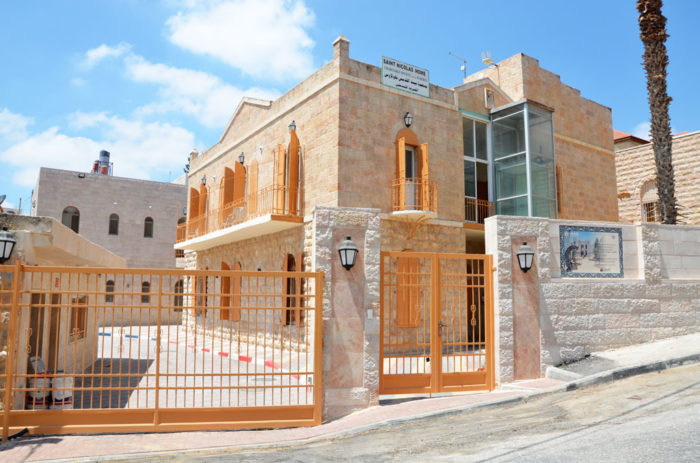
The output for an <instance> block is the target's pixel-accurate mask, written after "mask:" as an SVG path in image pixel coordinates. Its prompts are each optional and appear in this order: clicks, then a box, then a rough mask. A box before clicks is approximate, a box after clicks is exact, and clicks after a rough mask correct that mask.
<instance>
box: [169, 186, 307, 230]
mask: <svg viewBox="0 0 700 463" xmlns="http://www.w3.org/2000/svg"><path fill="white" fill-rule="evenodd" d="M289 190H290V189H289V188H287V187H283V186H276V185H273V186H269V187H267V188H263V189H262V190H259V191H257V192H255V193H253V194H250V195H248V196H246V197H245V198H241V199H238V200H236V201H231V202H229V203H225V204H222V205H221V207H218V208H209V209H208V210H207V212H206V213H204V214H200V215H198V216H197V217H189V218H188V219H187V223H185V224H178V228H177V242H180V241H185V240H188V239H192V238H196V237H198V236H202V235H205V234H207V233H211V232H214V231H217V230H222V229H224V228H227V227H230V226H233V225H238V224H240V223H243V222H246V221H248V220H251V219H254V218H256V217H260V216H262V215H266V214H273V215H288V216H301V205H300V204H301V201H300V198H301V195H300V194H297V193H295V192H294V191H292V194H291V195H290V191H289ZM210 198H212V196H210Z"/></svg>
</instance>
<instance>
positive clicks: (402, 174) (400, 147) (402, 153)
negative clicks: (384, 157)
mask: <svg viewBox="0 0 700 463" xmlns="http://www.w3.org/2000/svg"><path fill="white" fill-rule="evenodd" d="M396 171H397V173H398V174H399V181H398V185H397V187H398V189H399V195H398V199H399V204H398V205H399V207H400V209H404V208H405V206H406V187H405V183H406V139H405V138H403V137H401V138H399V139H398V140H397V141H396Z"/></svg>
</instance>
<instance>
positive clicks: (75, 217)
mask: <svg viewBox="0 0 700 463" xmlns="http://www.w3.org/2000/svg"><path fill="white" fill-rule="evenodd" d="M61 223H62V224H63V225H65V226H66V227H68V228H70V229H71V230H73V231H74V232H76V233H78V230H79V228H80V211H79V210H78V208H77V207H73V206H68V207H67V208H65V209H63V215H62V216H61Z"/></svg>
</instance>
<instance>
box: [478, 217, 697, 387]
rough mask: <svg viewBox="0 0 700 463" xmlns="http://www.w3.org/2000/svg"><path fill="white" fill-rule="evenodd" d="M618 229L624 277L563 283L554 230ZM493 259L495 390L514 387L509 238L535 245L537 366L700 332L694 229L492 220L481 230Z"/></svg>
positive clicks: (515, 299) (516, 296) (516, 297)
mask: <svg viewBox="0 0 700 463" xmlns="http://www.w3.org/2000/svg"><path fill="white" fill-rule="evenodd" d="M560 224H565V225H581V226H606V227H620V228H622V237H623V262H625V264H624V269H625V277H624V278H562V277H561V272H560V270H559V241H558V236H559V234H558V226H559V225H560ZM485 230H486V233H485V236H486V253H487V254H492V255H493V256H494V263H495V267H496V268H495V271H496V275H495V278H494V293H495V294H494V308H495V309H494V310H495V317H496V320H495V321H496V333H495V335H496V338H495V340H496V364H497V365H498V366H499V367H498V371H497V380H498V382H499V383H502V382H508V381H512V380H514V358H515V352H514V338H515V337H517V333H514V328H513V326H514V325H513V315H514V306H516V307H517V306H518V304H519V303H522V301H521V300H519V298H521V297H522V296H521V295H520V293H519V292H518V291H514V289H513V284H512V279H513V278H512V277H513V275H512V271H511V268H512V267H511V266H512V264H513V259H515V252H517V249H514V246H513V245H512V237H521V236H527V237H532V238H533V239H534V243H532V244H534V248H535V249H536V255H535V262H534V264H533V269H532V270H531V272H532V271H534V272H536V274H535V277H536V279H535V281H536V283H535V284H537V285H538V292H537V293H538V296H539V297H538V300H537V302H536V303H537V304H538V305H539V326H540V346H539V347H540V366H541V372H542V374H544V371H545V369H546V367H547V366H548V365H558V364H560V363H562V362H569V361H572V360H577V359H580V358H582V357H584V356H585V355H587V354H590V353H591V352H594V351H601V350H606V349H611V348H617V347H622V346H627V345H632V344H639V343H645V342H651V341H655V340H658V339H664V338H668V337H673V336H681V335H686V334H692V333H697V332H699V331H700V227H693V226H682V225H676V226H670V225H659V224H634V225H632V224H619V223H592V222H579V221H563V220H550V219H538V218H524V217H506V216H495V217H491V218H488V219H487V220H486V225H485ZM516 271H519V270H516Z"/></svg>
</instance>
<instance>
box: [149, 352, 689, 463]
mask: <svg viewBox="0 0 700 463" xmlns="http://www.w3.org/2000/svg"><path fill="white" fill-rule="evenodd" d="M165 460H168V461H169V462H172V463H174V462H219V461H221V462H223V461H227V462H228V461H245V462H277V461H284V462H313V461H333V462H345V461H347V462H350V461H352V462H382V461H419V462H424V461H440V462H442V461H459V462H465V461H467V462H468V461H488V462H511V461H517V462H616V463H617V462H635V463H636V462H666V461H673V462H674V463H678V462H698V461H700V365H689V366H685V367H678V368H674V369H670V370H665V371H662V372H660V373H650V374H647V375H642V376H636V377H632V378H628V379H625V380H620V381H617V382H614V383H609V384H606V385H602V386H597V387H591V388H587V389H583V390H578V391H572V392H566V393H559V394H554V395H548V396H545V397H541V398H538V399H535V400H532V401H530V402H527V403H524V404H519V405H514V406H511V407H508V408H503V409H491V410H483V411H480V412H477V413H467V414H461V415H457V416H450V417H443V418H436V419H430V420H422V421H420V422H416V423H411V424H406V425H401V426H393V427H388V428H385V429H382V430H376V431H373V432H368V433H364V434H359V435H354V436H349V437H345V438H335V439H328V440H321V441H314V442H311V443H304V444H297V445H285V446H278V447H265V448H236V449H226V450H224V449H222V450H217V451H208V452H196V453H186V452H183V453H179V454H169V455H168V456H167V457H164V456H159V457H156V458H151V459H150V461H165Z"/></svg>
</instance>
